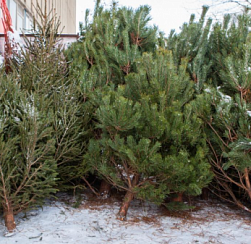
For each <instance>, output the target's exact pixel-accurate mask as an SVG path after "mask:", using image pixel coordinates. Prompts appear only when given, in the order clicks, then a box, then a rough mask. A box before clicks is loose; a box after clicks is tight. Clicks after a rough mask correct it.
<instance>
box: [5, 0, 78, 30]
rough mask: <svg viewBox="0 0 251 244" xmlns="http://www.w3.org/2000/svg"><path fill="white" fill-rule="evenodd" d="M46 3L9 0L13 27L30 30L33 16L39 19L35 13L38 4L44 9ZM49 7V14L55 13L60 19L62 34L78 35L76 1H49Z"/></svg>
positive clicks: (37, 0)
mask: <svg viewBox="0 0 251 244" xmlns="http://www.w3.org/2000/svg"><path fill="white" fill-rule="evenodd" d="M45 1H46V0H7V2H8V7H9V9H10V13H11V15H12V19H13V22H14V24H13V26H15V28H16V29H17V30H19V29H20V26H23V28H24V29H29V28H30V25H31V23H32V16H33V15H35V17H38V16H37V14H36V11H35V6H36V4H37V3H38V4H39V5H40V6H41V7H42V9H44V7H45ZM15 6H16V10H15ZM47 6H48V10H47V12H48V13H49V12H50V11H53V12H54V11H55V13H56V14H57V17H58V18H59V19H60V22H61V26H60V29H61V30H63V32H62V33H64V34H76V0H47ZM15 13H16V14H15ZM20 23H21V24H20Z"/></svg>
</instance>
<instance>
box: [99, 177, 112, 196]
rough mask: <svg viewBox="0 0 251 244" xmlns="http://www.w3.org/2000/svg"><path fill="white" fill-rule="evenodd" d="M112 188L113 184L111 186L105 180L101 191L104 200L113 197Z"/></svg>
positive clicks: (102, 182)
mask: <svg viewBox="0 0 251 244" xmlns="http://www.w3.org/2000/svg"><path fill="white" fill-rule="evenodd" d="M111 188H112V185H111V184H109V183H108V182H107V181H105V180H102V181H101V185H100V189H99V193H100V196H101V197H102V198H104V199H106V198H109V197H110V196H111Z"/></svg>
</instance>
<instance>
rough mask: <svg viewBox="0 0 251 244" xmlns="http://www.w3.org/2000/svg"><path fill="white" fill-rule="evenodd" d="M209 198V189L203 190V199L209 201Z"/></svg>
mask: <svg viewBox="0 0 251 244" xmlns="http://www.w3.org/2000/svg"><path fill="white" fill-rule="evenodd" d="M208 198H209V190H208V188H202V193H201V199H202V200H208Z"/></svg>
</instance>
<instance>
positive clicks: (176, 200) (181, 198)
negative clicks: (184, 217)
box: [173, 192, 183, 202]
mask: <svg viewBox="0 0 251 244" xmlns="http://www.w3.org/2000/svg"><path fill="white" fill-rule="evenodd" d="M173 202H183V192H179V193H177V197H175V198H173Z"/></svg>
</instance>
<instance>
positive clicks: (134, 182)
mask: <svg viewBox="0 0 251 244" xmlns="http://www.w3.org/2000/svg"><path fill="white" fill-rule="evenodd" d="M138 181H139V175H135V176H134V178H133V180H132V187H131V188H130V189H129V190H128V191H127V192H126V194H125V197H124V200H123V203H122V205H121V207H120V210H119V213H118V218H119V219H120V220H126V215H127V211H128V209H129V206H130V203H131V201H132V200H133V198H134V193H133V188H134V187H135V186H136V185H137V184H138Z"/></svg>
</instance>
